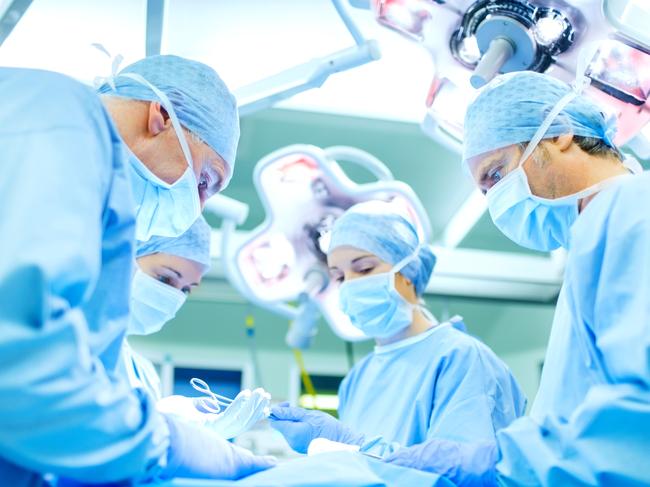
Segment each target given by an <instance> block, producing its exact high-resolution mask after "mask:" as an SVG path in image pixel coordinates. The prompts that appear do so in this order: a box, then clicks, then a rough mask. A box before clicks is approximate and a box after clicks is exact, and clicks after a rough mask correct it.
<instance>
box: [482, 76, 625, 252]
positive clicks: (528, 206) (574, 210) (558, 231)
mask: <svg viewBox="0 0 650 487" xmlns="http://www.w3.org/2000/svg"><path fill="white" fill-rule="evenodd" d="M586 84H587V82H586V81H584V80H583V81H582V82H581V83H580V84H578V85H577V86H578V88H576V89H574V90H572V91H571V92H570V93H567V94H566V95H565V96H564V97H562V98H561V99H560V100H559V101H558V103H557V104H556V105H555V107H554V108H553V109H552V110H551V111H550V113H549V114H548V115H547V117H546V119H545V120H544V122H543V123H542V125H541V126H540V127H539V129H537V132H536V133H535V135H534V136H533V138H532V139H531V141H530V142H529V143H528V146H527V147H526V150H525V151H524V153H523V155H522V156H521V158H520V159H519V163H518V164H517V168H516V169H514V170H512V171H511V172H509V173H508V174H507V175H506V176H505V177H504V178H503V179H502V180H501V181H499V182H498V183H497V184H495V185H494V186H493V187H492V188H490V190H489V191H488V192H487V201H488V209H489V211H490V216H491V217H492V221H493V222H494V224H495V225H496V226H497V227H498V228H499V230H501V231H502V232H503V233H504V235H506V236H507V237H508V238H509V239H510V240H512V241H513V242H515V243H517V244H519V245H521V246H522V247H527V248H529V249H533V250H540V251H547V252H548V251H551V250H555V249H557V248H559V247H564V248H566V249H568V248H569V240H570V235H571V227H572V226H573V224H574V222H575V221H576V219H577V218H578V202H579V200H581V199H583V198H586V197H588V196H591V195H593V194H594V193H597V192H598V191H600V190H602V189H603V188H604V187H605V186H607V185H609V184H612V183H613V179H610V180H606V181H603V182H600V183H598V184H595V185H593V186H590V187H589V188H586V189H585V190H583V191H580V192H578V193H574V194H571V195H568V196H564V197H561V198H555V199H548V198H541V197H539V196H535V195H534V194H533V193H532V191H531V190H530V185H529V184H528V178H527V177H526V172H525V171H524V168H523V164H524V162H525V161H526V159H528V158H529V157H530V156H531V155H532V153H533V151H534V150H535V148H536V147H537V146H538V145H539V142H540V141H541V140H542V138H543V137H544V135H545V134H546V131H547V130H548V128H549V127H550V126H551V124H552V123H553V121H554V120H555V118H556V117H557V116H558V115H559V113H560V112H561V111H562V110H563V109H564V107H566V106H567V105H568V104H569V103H570V102H571V100H573V99H574V98H575V97H576V96H578V95H579V94H580V93H581V92H582V90H583V89H584V87H585V86H586Z"/></svg>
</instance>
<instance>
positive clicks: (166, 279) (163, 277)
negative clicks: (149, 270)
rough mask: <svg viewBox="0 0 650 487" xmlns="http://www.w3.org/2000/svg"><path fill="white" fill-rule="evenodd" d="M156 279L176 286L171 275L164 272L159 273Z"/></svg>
mask: <svg viewBox="0 0 650 487" xmlns="http://www.w3.org/2000/svg"><path fill="white" fill-rule="evenodd" d="M156 279H158V280H159V281H160V282H162V283H163V284H166V285H168V286H172V287H174V280H173V279H172V278H171V277H170V276H166V275H164V274H158V275H157V276H156Z"/></svg>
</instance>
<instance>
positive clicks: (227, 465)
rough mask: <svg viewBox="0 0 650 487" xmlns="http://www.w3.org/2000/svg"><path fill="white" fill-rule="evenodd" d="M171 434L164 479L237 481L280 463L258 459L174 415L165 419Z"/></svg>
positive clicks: (262, 457) (265, 458) (214, 434)
mask: <svg viewBox="0 0 650 487" xmlns="http://www.w3.org/2000/svg"><path fill="white" fill-rule="evenodd" d="M165 419H166V420H167V424H168V426H169V432H170V445H169V454H168V458H167V467H166V468H165V469H164V471H163V472H162V473H161V477H162V478H163V479H169V478H172V477H189V478H203V479H225V480H236V479H239V478H242V477H246V476H248V475H251V474H254V473H256V472H260V471H262V470H266V469H267V468H271V467H273V466H275V465H276V464H277V460H276V459H275V458H274V457H270V456H256V455H253V454H252V453H251V452H249V451H248V450H245V449H243V448H240V447H238V446H235V445H233V444H232V443H229V442H228V441H226V440H224V439H223V438H221V437H220V436H219V435H217V434H216V433H213V432H212V431H209V430H207V429H205V428H201V427H198V426H196V425H193V424H191V423H188V422H185V421H183V420H181V419H178V418H175V417H173V416H165Z"/></svg>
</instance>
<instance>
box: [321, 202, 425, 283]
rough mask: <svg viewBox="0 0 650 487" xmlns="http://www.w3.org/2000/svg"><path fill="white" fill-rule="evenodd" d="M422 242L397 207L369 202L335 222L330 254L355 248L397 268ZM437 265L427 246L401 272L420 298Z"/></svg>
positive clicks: (361, 204) (353, 209)
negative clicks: (346, 248)
mask: <svg viewBox="0 0 650 487" xmlns="http://www.w3.org/2000/svg"><path fill="white" fill-rule="evenodd" d="M419 243H420V242H419V237H418V234H417V231H416V229H415V227H414V226H413V224H412V223H411V222H410V221H409V220H408V219H407V218H406V217H405V216H404V215H402V214H400V212H399V211H398V210H397V209H396V208H395V206H394V205H392V204H390V203H386V202H383V201H367V202H364V203H359V204H357V205H354V206H352V207H351V208H349V209H348V210H347V211H346V212H345V213H344V214H343V215H341V216H340V217H339V218H338V219H337V220H336V222H335V223H334V226H333V228H332V233H331V240H330V245H329V250H328V251H329V252H331V251H332V250H334V249H335V248H337V247H342V246H350V247H355V248H357V249H360V250H365V251H366V252H370V253H371V254H374V255H376V256H377V257H379V258H380V259H382V260H383V261H385V262H388V263H389V264H391V265H395V264H397V263H399V262H400V261H401V260H403V259H405V258H406V257H408V256H409V255H412V254H413V252H415V250H416V249H417V247H418V245H419ZM435 263H436V257H435V255H434V254H433V252H432V251H431V249H430V248H429V247H428V246H426V245H425V246H422V247H421V248H420V251H419V253H418V255H417V257H416V258H415V260H413V261H411V262H410V263H409V264H408V265H407V266H406V267H404V268H403V269H402V270H401V271H400V274H402V275H403V276H404V277H406V278H407V279H408V280H410V281H411V282H412V283H413V286H414V287H415V293H416V294H417V295H418V296H421V295H422V293H423V292H424V290H425V288H426V286H427V283H428V282H429V278H430V277H431V273H432V272H433V266H434V265H435Z"/></svg>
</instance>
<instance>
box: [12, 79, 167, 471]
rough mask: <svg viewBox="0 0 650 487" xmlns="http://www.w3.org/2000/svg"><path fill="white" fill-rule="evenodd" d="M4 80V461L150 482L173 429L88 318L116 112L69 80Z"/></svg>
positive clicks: (32, 467) (97, 265) (97, 268)
mask: <svg viewBox="0 0 650 487" xmlns="http://www.w3.org/2000/svg"><path fill="white" fill-rule="evenodd" d="M3 75H6V71H5V72H4V73H3V72H0V92H2V99H3V101H2V104H3V107H2V110H1V112H2V113H0V153H1V154H2V155H1V156H0V157H1V160H2V162H1V163H0V165H1V166H2V167H1V169H0V208H2V217H1V218H0V236H1V237H0V247H1V248H2V251H1V252H0V357H1V362H2V365H1V366H0V456H1V457H3V458H4V459H5V460H6V461H9V462H12V463H14V464H17V465H20V466H21V467H23V468H27V469H29V470H33V471H38V472H50V473H53V474H55V475H59V476H66V477H71V478H74V479H77V480H82V481H84V480H88V481H91V480H92V481H94V482H98V481H100V482H101V481H113V480H121V479H126V478H146V477H148V476H149V475H150V474H154V473H155V472H157V471H158V468H159V466H160V465H161V464H164V462H165V461H166V455H167V449H168V446H169V432H168V428H167V426H166V422H165V421H164V418H162V417H161V416H160V415H158V414H157V413H156V411H155V408H154V405H153V402H152V401H150V400H149V399H147V398H146V396H145V395H144V394H138V393H136V392H133V391H131V389H130V388H129V386H128V384H127V383H126V381H123V380H117V379H115V378H114V377H113V376H112V374H111V373H109V372H108V371H107V370H106V369H105V368H104V366H103V363H102V362H101V361H100V360H99V359H98V358H97V357H96V356H95V355H94V354H93V353H92V351H91V348H90V343H91V340H92V339H96V338H97V336H95V337H93V336H91V333H90V332H89V326H88V321H87V320H89V319H92V317H91V316H86V314H85V313H84V311H83V305H84V303H85V302H86V301H87V299H88V297H89V296H90V295H91V294H92V293H93V288H94V283H95V282H96V281H97V279H98V276H99V274H100V270H101V267H102V261H101V254H102V253H101V247H102V228H103V224H102V219H103V207H104V205H105V201H106V195H107V192H108V190H109V188H110V177H111V171H112V160H113V159H112V158H113V157H116V155H115V154H114V153H113V152H112V151H113V149H114V147H113V143H112V140H111V138H110V136H109V134H110V131H109V128H108V124H109V119H108V114H107V113H106V112H105V110H103V108H102V107H101V102H100V101H99V99H97V97H96V96H95V95H93V94H92V93H91V92H90V91H89V90H88V93H87V94H86V95H80V94H79V93H76V94H74V96H73V95H72V94H70V93H69V92H68V91H66V90H67V89H68V88H69V86H68V84H67V83H70V82H71V81H67V82H66V81H62V78H63V77H56V76H54V75H52V76H50V77H49V78H48V75H45V74H44V75H43V76H42V77H41V78H39V79H37V80H34V79H33V78H29V77H28V78H27V79H26V82H30V81H32V82H38V83H40V86H42V87H43V88H42V89H40V90H39V89H37V88H31V89H30V87H29V86H26V85H25V84H24V83H23V84H22V86H20V89H17V87H16V86H15V85H16V84H17V83H14V84H12V83H11V82H10V81H8V79H7V78H6V77H5V78H4V83H3ZM18 84H20V83H18ZM79 86H80V87H81V85H79ZM14 88H16V89H15V92H11V90H12V89H14ZM84 89H85V88H84ZM26 93H27V94H26ZM29 93H32V94H34V93H35V95H34V96H32V97H31V99H30V98H29ZM42 93H46V95H49V97H48V96H37V95H39V94H42ZM54 98H56V99H57V102H56V103H55V102H53V101H52V100H53V99H54ZM61 107H65V108H64V109H63V110H61ZM26 108H29V111H30V113H31V116H29V115H28V114H27V113H26V112H25V109H26ZM56 110H58V111H56ZM32 111H38V112H39V114H40V115H41V117H40V118H39V117H35V116H34V115H33V113H32ZM120 157H121V156H120ZM125 196H126V195H125ZM99 330H100V332H101V327H99ZM0 463H2V458H0Z"/></svg>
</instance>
